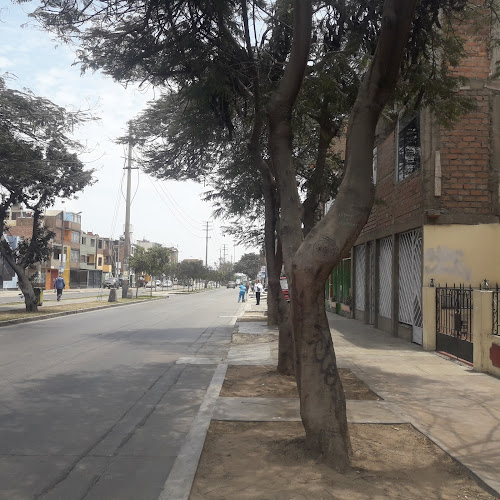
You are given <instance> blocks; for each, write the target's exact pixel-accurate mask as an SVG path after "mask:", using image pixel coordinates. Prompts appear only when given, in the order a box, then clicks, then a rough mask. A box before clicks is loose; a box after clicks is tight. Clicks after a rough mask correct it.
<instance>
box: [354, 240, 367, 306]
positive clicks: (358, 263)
mask: <svg viewBox="0 0 500 500" xmlns="http://www.w3.org/2000/svg"><path fill="white" fill-rule="evenodd" d="M354 259H355V260H354V272H355V279H356V282H355V285H356V290H355V296H354V307H355V309H357V310H358V311H364V310H365V283H366V278H365V271H366V269H365V246H364V245H359V246H357V247H355V248H354Z"/></svg>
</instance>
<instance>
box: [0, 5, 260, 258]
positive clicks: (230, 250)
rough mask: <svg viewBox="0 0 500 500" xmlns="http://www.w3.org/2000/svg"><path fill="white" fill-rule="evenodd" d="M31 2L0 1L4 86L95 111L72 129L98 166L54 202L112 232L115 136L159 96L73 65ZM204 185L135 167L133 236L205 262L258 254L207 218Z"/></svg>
mask: <svg viewBox="0 0 500 500" xmlns="http://www.w3.org/2000/svg"><path fill="white" fill-rule="evenodd" d="M32 7H33V5H32V4H31V2H28V3H23V4H22V5H18V4H12V3H11V2H10V0H0V74H1V75H3V76H7V86H8V87H10V88H17V89H23V88H26V89H30V90H31V91H32V92H33V93H35V94H36V95H38V96H41V97H46V98H48V99H50V100H51V101H53V102H54V103H55V104H58V105H60V106H64V107H65V108H67V109H70V110H74V111H75V110H78V109H89V108H90V109H91V110H92V113H93V114H95V115H97V116H98V117H99V118H100V120H99V121H96V122H93V123H88V124H85V125H82V126H80V127H78V128H77V129H75V131H74V135H75V138H76V139H78V140H79V141H80V142H81V143H83V144H85V146H86V148H85V149H86V153H85V154H83V155H81V156H80V159H81V160H82V161H83V162H84V163H85V164H86V165H87V167H88V168H93V169H95V170H96V173H95V177H96V180H97V182H96V183H95V184H94V185H92V186H90V187H87V188H86V189H85V190H84V191H83V192H81V193H79V194H78V199H77V200H65V201H64V202H62V201H59V202H57V203H56V205H55V206H54V207H53V208H54V209H64V210H65V211H68V212H70V211H72V212H76V213H78V212H81V220H82V230H83V231H91V232H93V233H95V234H99V235H100V236H103V237H106V238H107V237H111V238H118V236H119V235H120V234H123V230H124V225H125V197H124V195H125V193H126V177H125V170H124V169H123V167H124V166H125V162H126V157H127V148H126V146H122V145H117V144H115V143H114V139H115V138H117V137H120V136H123V135H126V130H127V121H128V120H131V119H132V118H134V117H135V116H136V115H137V114H138V113H139V112H140V111H141V110H142V109H144V108H145V106H146V104H147V103H148V101H151V100H153V99H154V98H155V95H156V96H157V95H159V92H158V89H153V88H151V87H149V88H142V89H141V88H138V87H134V86H131V85H129V86H128V87H127V88H125V87H124V86H123V85H121V84H120V83H117V82H114V81H113V80H112V79H111V78H109V77H106V76H104V75H102V74H101V73H99V72H96V73H91V72H88V73H85V74H84V75H81V73H80V69H79V67H78V66H77V65H73V63H74V62H75V59H76V57H75V55H74V53H73V51H72V49H71V48H69V47H68V46H66V45H64V44H62V43H61V42H59V41H58V40H56V39H55V38H54V37H53V36H52V35H50V34H49V33H47V32H45V31H43V30H41V29H40V28H39V27H37V26H36V24H35V21H33V20H31V19H30V18H29V17H28V13H29V12H30V11H31V10H33V8H32ZM27 23H28V25H26V24H27ZM133 166H134V165H133ZM207 188H208V187H207ZM207 188H204V186H202V185H199V184H196V183H194V182H176V181H159V180H156V179H153V178H152V177H150V176H148V175H147V174H145V173H144V172H141V171H139V170H133V171H132V198H133V201H132V205H131V216H130V220H131V226H132V228H131V230H132V231H133V234H132V239H133V240H137V239H147V240H149V241H154V242H158V243H161V244H162V245H164V246H169V247H170V246H174V247H176V248H177V249H178V251H179V260H182V259H201V260H203V262H205V258H206V251H207V248H208V259H207V260H208V265H209V266H214V265H215V263H216V262H219V259H221V258H223V257H225V260H226V261H233V262H234V261H238V260H239V259H240V258H241V256H242V255H243V254H245V253H250V252H256V253H257V252H258V249H257V248H255V247H253V248H252V247H249V248H245V247H243V246H238V245H235V244H234V241H233V240H232V238H231V237H230V236H224V235H223V231H222V227H223V226H225V225H227V224H228V223H227V221H223V220H220V219H213V218H212V211H213V210H212V207H211V205H210V204H209V203H207V202H203V201H202V200H201V196H202V194H203V192H204V191H205V189H207ZM207 221H208V244H207V230H206V229H207Z"/></svg>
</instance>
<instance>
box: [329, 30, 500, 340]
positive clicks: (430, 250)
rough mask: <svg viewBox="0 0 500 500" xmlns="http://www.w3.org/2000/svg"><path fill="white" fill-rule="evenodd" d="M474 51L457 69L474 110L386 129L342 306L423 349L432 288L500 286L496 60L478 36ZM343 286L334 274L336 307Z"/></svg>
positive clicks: (426, 116) (426, 115)
mask: <svg viewBox="0 0 500 500" xmlns="http://www.w3.org/2000/svg"><path fill="white" fill-rule="evenodd" d="M466 49H467V51H468V56H467V57H466V58H465V59H464V60H463V62H462V64H461V65H460V66H459V67H457V68H455V69H454V71H456V72H457V74H461V75H465V76H466V77H467V78H468V84H467V85H466V86H464V87H463V88H462V89H461V90H460V91H461V92H463V93H465V94H466V95H469V96H472V97H473V98H474V99H475V101H476V103H477V108H476V109H475V110H474V111H473V112H471V113H469V114H468V115H466V116H464V117H463V118H462V119H461V120H460V121H458V122H456V123H455V124H454V125H453V128H451V129H446V128H444V127H443V126H440V125H439V124H438V123H437V122H436V120H435V119H434V117H433V115H432V114H431V112H430V111H429V110H428V109H423V110H420V111H419V112H416V113H412V114H409V115H406V116H400V118H399V120H398V123H397V125H396V128H395V129H392V130H390V132H388V133H387V132H386V133H384V131H383V126H379V129H378V133H377V140H376V143H375V145H376V147H375V149H374V152H373V163H374V168H373V171H374V174H373V177H374V183H375V186H376V195H375V196H376V199H375V203H374V206H373V208H372V211H371V214H370V217H369V220H368V222H367V223H366V225H365V227H364V228H363V230H362V232H361V234H360V236H359V238H358V240H357V241H356V243H355V246H354V248H353V250H352V254H351V255H352V265H349V269H348V271H347V272H348V273H349V274H350V276H352V278H351V280H350V282H351V290H349V292H348V293H346V294H345V295H346V297H347V299H344V300H342V299H340V302H342V303H346V302H347V303H348V307H347V309H346V310H350V312H351V315H352V316H353V317H354V318H356V319H359V320H362V321H365V322H366V323H369V324H372V325H374V326H375V327H377V328H380V329H383V330H385V331H388V332H391V333H392V334H394V335H397V336H401V337H404V338H407V339H408V340H410V341H413V342H415V343H417V344H422V339H423V329H424V326H425V320H426V315H427V318H429V313H428V312H426V306H425V303H424V302H423V300H422V293H423V291H424V292H425V288H426V287H428V286H429V285H431V284H432V285H437V284H442V285H443V286H444V285H445V283H447V284H449V285H450V284H451V285H453V284H454V283H455V284H457V285H458V284H466V285H469V284H470V285H472V287H479V285H480V283H481V282H483V281H484V279H487V280H489V282H490V283H494V282H499V283H500V258H499V256H498V254H497V248H498V245H499V244H500V224H499V215H500V207H499V191H500V185H499V179H500V81H499V80H497V79H494V78H492V77H491V75H492V74H493V72H494V70H495V68H496V62H497V60H498V54H497V53H496V51H494V50H493V51H488V50H487V46H486V43H485V42H484V41H477V40H474V39H473V38H472V37H471V38H469V39H468V41H467V44H466ZM336 273H337V274H338V273H339V271H338V270H336ZM342 279H343V277H342V276H340V277H339V276H336V275H335V273H334V275H333V276H332V279H331V280H330V287H329V293H328V299H327V302H328V304H329V305H333V303H335V302H338V301H339V299H338V297H337V296H335V295H336V293H335V292H334V291H332V290H334V289H335V290H337V288H338V287H337V285H338V283H339V282H340V281H342ZM344 281H345V280H344ZM334 285H335V286H334ZM345 288H346V287H345V285H344V289H345ZM337 295H338V293H337ZM335 305H336V306H337V310H338V303H335ZM431 314H434V315H435V314H436V313H435V311H434V312H432V313H431Z"/></svg>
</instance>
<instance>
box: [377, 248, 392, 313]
mask: <svg viewBox="0 0 500 500" xmlns="http://www.w3.org/2000/svg"><path fill="white" fill-rule="evenodd" d="M378 269H379V271H378V272H379V303H378V313H379V315H380V316H383V317H384V318H391V317H392V307H391V301H392V238H383V239H381V240H380V255H379V267H378Z"/></svg>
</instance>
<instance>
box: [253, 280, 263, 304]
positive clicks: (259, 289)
mask: <svg viewBox="0 0 500 500" xmlns="http://www.w3.org/2000/svg"><path fill="white" fill-rule="evenodd" d="M263 291H264V286H263V285H262V283H261V282H260V281H259V280H257V283H256V284H255V298H256V300H257V305H260V294H261V293H262V292H263Z"/></svg>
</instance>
